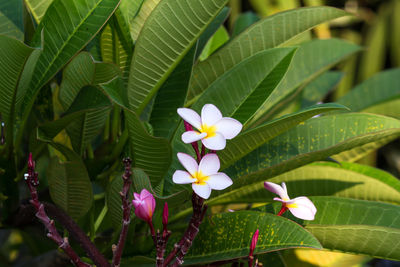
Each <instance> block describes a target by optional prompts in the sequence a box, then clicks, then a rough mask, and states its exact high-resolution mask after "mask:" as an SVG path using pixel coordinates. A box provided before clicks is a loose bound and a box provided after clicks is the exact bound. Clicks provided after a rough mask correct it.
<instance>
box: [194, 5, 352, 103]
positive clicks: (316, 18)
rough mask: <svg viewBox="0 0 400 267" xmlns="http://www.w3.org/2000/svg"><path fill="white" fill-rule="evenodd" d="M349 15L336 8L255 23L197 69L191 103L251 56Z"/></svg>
mask: <svg viewBox="0 0 400 267" xmlns="http://www.w3.org/2000/svg"><path fill="white" fill-rule="evenodd" d="M345 15H348V13H346V12H344V11H342V10H339V9H335V8H332V7H311V8H300V9H295V10H289V11H286V12H282V13H278V14H276V15H273V16H270V17H268V18H265V19H263V20H261V21H259V22H257V23H255V24H253V25H252V26H251V27H250V28H248V29H247V30H246V31H244V32H242V33H241V34H240V35H239V36H238V37H237V38H235V39H234V40H232V41H231V42H230V43H229V44H228V45H226V46H225V47H224V48H222V49H220V50H219V51H218V52H217V53H215V54H214V55H212V56H211V57H210V58H208V59H207V60H206V61H204V62H200V63H199V64H198V65H197V66H196V68H195V69H194V73H193V79H192V81H191V86H190V90H189V95H188V100H190V99H192V98H194V97H195V96H197V95H199V94H200V93H201V92H202V91H203V90H205V89H206V88H208V87H209V86H210V84H212V83H213V82H214V81H215V80H216V79H217V78H218V77H220V76H221V75H222V74H223V73H225V72H226V71H228V70H229V69H230V68H232V67H233V66H234V65H236V64H237V63H239V62H241V61H242V60H244V59H246V58H247V57H250V56H252V55H254V54H255V53H257V52H260V51H262V50H265V49H268V48H273V47H278V46H283V45H285V43H286V42H288V41H290V40H291V39H292V38H294V37H296V36H297V35H299V34H301V33H302V32H304V31H307V30H309V29H311V28H312V27H315V26H316V25H318V24H320V23H322V22H325V21H329V20H331V19H334V18H337V17H342V16H345Z"/></svg>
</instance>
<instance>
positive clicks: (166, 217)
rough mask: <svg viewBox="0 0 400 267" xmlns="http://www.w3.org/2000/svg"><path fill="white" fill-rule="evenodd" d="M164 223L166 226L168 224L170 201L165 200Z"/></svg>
mask: <svg viewBox="0 0 400 267" xmlns="http://www.w3.org/2000/svg"><path fill="white" fill-rule="evenodd" d="M162 224H163V225H164V227H166V226H167V224H168V202H165V204H164V210H163V216H162Z"/></svg>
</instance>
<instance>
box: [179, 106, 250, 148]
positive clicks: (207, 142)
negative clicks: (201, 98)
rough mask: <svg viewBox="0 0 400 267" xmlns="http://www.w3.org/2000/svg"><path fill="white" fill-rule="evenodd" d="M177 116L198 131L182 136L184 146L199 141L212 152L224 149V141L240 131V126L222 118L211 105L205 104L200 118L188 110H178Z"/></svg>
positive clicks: (232, 120) (236, 122)
mask: <svg viewBox="0 0 400 267" xmlns="http://www.w3.org/2000/svg"><path fill="white" fill-rule="evenodd" d="M178 114H179V116H181V117H182V119H184V120H185V121H186V122H187V123H189V124H191V125H192V126H193V127H195V128H196V129H197V130H198V131H187V132H185V133H183V134H182V141H183V142H184V143H186V144H189V143H193V142H196V141H198V140H201V142H202V143H203V144H204V146H205V147H207V148H208V149H212V150H221V149H224V148H225V145H226V139H232V138H234V137H235V136H236V135H238V134H239V133H240V131H241V130H242V124H241V123H240V122H239V121H237V120H235V119H232V118H228V117H222V114H221V111H219V109H218V108H217V107H216V106H214V105H213V104H205V105H204V106H203V108H202V110H201V117H200V116H199V114H197V112H195V111H194V110H192V109H189V108H178Z"/></svg>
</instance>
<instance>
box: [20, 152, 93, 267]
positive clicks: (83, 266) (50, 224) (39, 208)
mask: <svg viewBox="0 0 400 267" xmlns="http://www.w3.org/2000/svg"><path fill="white" fill-rule="evenodd" d="M25 181H26V184H27V185H28V188H29V191H30V193H31V197H32V199H31V201H30V202H31V204H32V205H33V206H34V208H35V210H36V217H37V218H38V219H39V220H40V221H41V222H42V224H43V225H44V226H45V227H46V229H47V231H48V233H47V237H49V238H50V239H51V240H53V241H54V242H55V243H56V244H57V245H58V247H59V248H61V249H62V250H63V251H64V252H65V253H66V254H67V255H68V256H69V257H70V259H71V261H72V263H73V264H75V266H78V267H88V266H91V265H89V264H87V263H85V262H83V261H82V260H81V259H80V258H79V256H78V254H76V252H75V251H74V250H73V249H72V247H71V246H70V244H69V242H68V238H67V237H64V238H62V237H61V236H60V234H59V233H58V232H57V229H56V227H55V224H54V221H53V220H50V218H49V217H48V216H47V214H46V212H45V210H44V206H43V204H42V203H40V202H39V198H38V193H37V187H38V186H39V181H38V174H37V172H35V162H34V161H33V160H32V154H29V160H28V173H26V174H25Z"/></svg>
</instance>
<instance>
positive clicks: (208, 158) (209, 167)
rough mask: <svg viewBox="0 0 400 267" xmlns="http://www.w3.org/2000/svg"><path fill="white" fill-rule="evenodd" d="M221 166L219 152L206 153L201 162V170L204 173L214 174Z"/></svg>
mask: <svg viewBox="0 0 400 267" xmlns="http://www.w3.org/2000/svg"><path fill="white" fill-rule="evenodd" d="M219 168H220V163H219V158H218V156H217V154H214V153H210V154H207V155H205V156H204V157H203V158H202V159H201V161H200V164H199V171H201V172H202V173H203V175H207V176H209V175H212V174H216V173H217V172H218V170H219Z"/></svg>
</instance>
